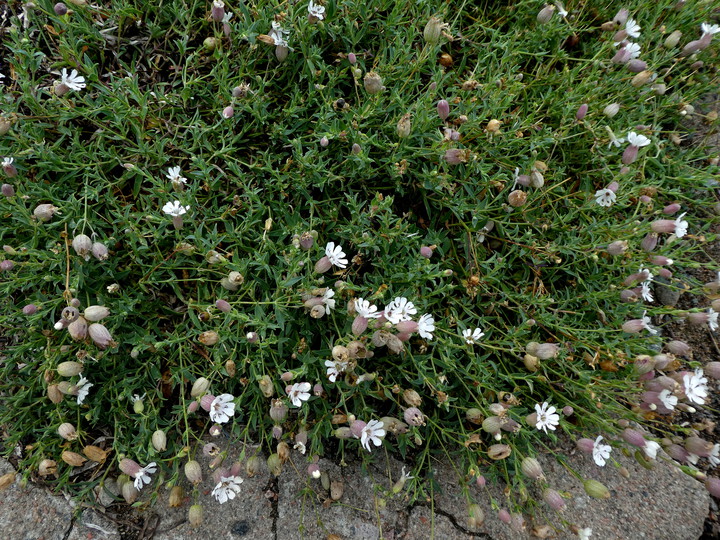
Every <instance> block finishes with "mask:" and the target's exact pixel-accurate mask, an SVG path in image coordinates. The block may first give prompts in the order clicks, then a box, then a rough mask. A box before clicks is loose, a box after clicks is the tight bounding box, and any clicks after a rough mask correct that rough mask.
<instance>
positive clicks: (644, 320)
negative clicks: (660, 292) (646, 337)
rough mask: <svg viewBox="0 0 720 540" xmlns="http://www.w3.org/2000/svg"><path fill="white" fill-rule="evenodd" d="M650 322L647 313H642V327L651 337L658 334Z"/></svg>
mask: <svg viewBox="0 0 720 540" xmlns="http://www.w3.org/2000/svg"><path fill="white" fill-rule="evenodd" d="M651 323H652V321H651V320H650V317H648V316H647V311H643V314H642V327H643V328H644V329H645V330H647V331H648V332H650V333H651V334H652V335H653V336H654V335H655V334H657V333H658V331H657V328H653V327H652V325H651Z"/></svg>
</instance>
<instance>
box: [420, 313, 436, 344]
mask: <svg viewBox="0 0 720 540" xmlns="http://www.w3.org/2000/svg"><path fill="white" fill-rule="evenodd" d="M434 331H435V319H433V318H432V315H430V314H429V313H426V314H425V315H423V316H422V317H420V319H419V320H418V334H420V337H421V338H424V339H432V338H433V335H432V333H433V332H434Z"/></svg>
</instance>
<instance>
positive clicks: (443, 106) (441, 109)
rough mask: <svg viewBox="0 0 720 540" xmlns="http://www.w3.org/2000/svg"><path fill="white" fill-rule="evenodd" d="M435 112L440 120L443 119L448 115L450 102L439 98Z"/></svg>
mask: <svg viewBox="0 0 720 540" xmlns="http://www.w3.org/2000/svg"><path fill="white" fill-rule="evenodd" d="M437 113H438V116H439V117H440V120H442V121H445V120H446V119H447V117H448V116H450V104H449V103H448V101H447V100H445V99H441V100H440V101H438V102H437Z"/></svg>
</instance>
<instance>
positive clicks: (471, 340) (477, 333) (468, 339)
mask: <svg viewBox="0 0 720 540" xmlns="http://www.w3.org/2000/svg"><path fill="white" fill-rule="evenodd" d="M462 335H463V337H464V338H465V343H467V344H468V345H474V344H475V343H476V342H477V341H479V340H480V338H482V337H483V336H484V335H485V332H483V331H482V330H480V329H479V328H476V329H475V330H470V329H469V328H466V329H465V330H463V333H462Z"/></svg>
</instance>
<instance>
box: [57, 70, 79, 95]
mask: <svg viewBox="0 0 720 540" xmlns="http://www.w3.org/2000/svg"><path fill="white" fill-rule="evenodd" d="M60 84H64V85H65V86H67V87H68V88H69V89H70V90H74V91H76V92H77V91H78V90H82V89H83V88H85V77H83V76H81V75H78V72H77V69H73V70H72V71H71V72H70V75H68V72H67V69H65V68H63V70H62V74H61V76H60Z"/></svg>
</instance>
